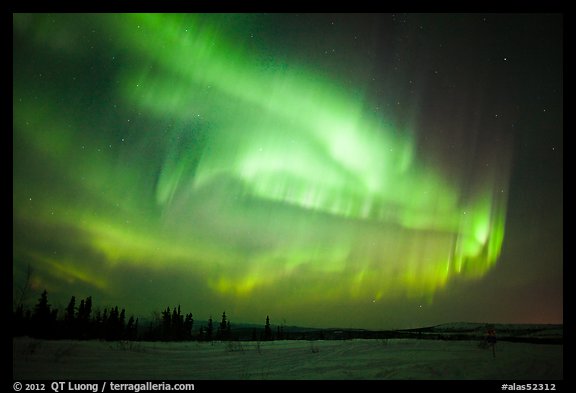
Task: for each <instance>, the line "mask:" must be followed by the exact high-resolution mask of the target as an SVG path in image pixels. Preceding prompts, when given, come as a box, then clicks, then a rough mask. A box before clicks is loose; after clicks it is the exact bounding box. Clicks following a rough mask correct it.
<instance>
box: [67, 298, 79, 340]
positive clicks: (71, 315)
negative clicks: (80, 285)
mask: <svg viewBox="0 0 576 393" xmlns="http://www.w3.org/2000/svg"><path fill="white" fill-rule="evenodd" d="M75 314H76V297H75V296H72V297H71V298H70V302H68V307H66V312H65V314H64V330H65V334H66V337H69V338H75V337H76V326H75V325H76V317H75Z"/></svg>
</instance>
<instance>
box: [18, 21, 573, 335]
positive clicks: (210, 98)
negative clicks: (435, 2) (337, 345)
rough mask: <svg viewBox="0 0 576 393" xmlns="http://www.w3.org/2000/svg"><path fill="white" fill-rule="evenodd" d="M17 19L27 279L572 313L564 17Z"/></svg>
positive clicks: (156, 292) (128, 291) (251, 310)
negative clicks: (566, 251) (566, 283)
mask: <svg viewBox="0 0 576 393" xmlns="http://www.w3.org/2000/svg"><path fill="white" fill-rule="evenodd" d="M558 20H560V27H558V26H557V25H558ZM13 23H14V25H13V32H14V39H13V45H14V48H13V53H14V63H13V64H14V71H13V85H14V87H13V116H14V120H13V199H14V203H13V229H14V235H13V279H14V283H15V284H14V285H15V286H17V283H18V282H21V280H22V278H23V276H24V273H25V271H26V266H27V265H28V264H30V265H31V266H32V268H33V270H34V276H33V287H34V289H35V290H36V291H40V290H41V289H43V288H46V289H48V292H49V293H50V294H51V297H52V298H53V299H54V300H53V301H52V302H53V303H54V304H55V305H56V306H58V305H59V304H60V305H62V304H65V302H66V301H67V299H68V298H69V296H70V295H72V294H75V295H77V296H88V295H92V296H93V297H94V298H95V299H97V302H98V303H101V304H103V305H108V304H121V305H125V306H126V307H127V308H128V309H130V310H131V312H134V313H141V314H145V315H148V314H149V313H150V312H152V311H154V310H159V309H161V308H163V307H165V306H166V305H173V304H181V305H182V306H183V307H184V308H185V309H186V310H191V311H192V312H193V313H194V315H195V316H197V317H199V318H203V317H204V316H205V317H206V318H207V317H208V315H211V314H212V315H218V313H219V312H221V311H222V310H226V313H227V314H228V315H231V316H232V318H235V319H240V320H242V321H246V322H255V323H259V322H261V320H262V316H264V317H265V316H266V315H268V314H269V315H270V316H271V318H272V320H276V321H277V322H280V321H288V323H291V324H298V325H306V326H320V327H321V326H342V327H365V328H383V327H407V326H417V325H423V324H432V323H440V322H446V321H453V320H464V319H466V320H470V321H472V320H474V319H475V318H476V320H478V321H490V322H549V323H557V322H561V321H562V165H561V162H562V32H561V30H562V29H561V17H559V16H553V15H552V16H546V15H542V16H539V15H536V16H522V15H508V16H506V15H411V14H408V15H404V14H385V15H360V14H352V15H346V14H337V15H329V14H303V15H298V14H286V15H284V14H277V15H269V14H262V15H248V14H199V15H193V14H186V15H182V14H98V15H90V14H83V15H68V14H67V15H64V14H62V15H60V14H37V15H24V14H14V16H13ZM511 32H512V33H511ZM505 33H506V34H505ZM535 73H536V74H537V75H540V74H538V73H542V75H544V73H546V74H545V76H543V77H542V78H540V77H539V78H533V77H532V76H531V75H534V74H535ZM543 184H544V185H545V187H543V186H542V185H543ZM535 291H536V292H537V293H538V295H539V296H540V298H539V300H535V299H536V296H537V295H536V294H534V292H535ZM35 296H36V295H34V296H33V297H32V299H31V301H34V297H35Z"/></svg>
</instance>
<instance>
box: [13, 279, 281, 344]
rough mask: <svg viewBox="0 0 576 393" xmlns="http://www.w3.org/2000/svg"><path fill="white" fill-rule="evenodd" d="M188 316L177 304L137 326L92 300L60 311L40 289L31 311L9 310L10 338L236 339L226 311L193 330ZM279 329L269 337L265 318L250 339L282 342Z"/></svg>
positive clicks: (136, 322) (123, 312)
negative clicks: (10, 312)
mask: <svg viewBox="0 0 576 393" xmlns="http://www.w3.org/2000/svg"><path fill="white" fill-rule="evenodd" d="M194 322H195V321H194V317H193V315H192V313H184V312H182V310H181V308H180V305H178V306H176V307H173V308H172V309H171V308H170V307H166V308H165V309H164V310H163V311H162V312H161V313H155V314H154V317H153V318H152V321H150V322H149V324H148V326H144V327H143V326H141V324H140V321H139V319H138V318H135V317H134V316H130V317H129V318H128V319H127V318H126V310H125V309H124V308H119V307H118V306H114V307H110V308H104V309H103V310H100V309H96V310H94V309H93V304H92V297H91V296H88V297H87V298H85V299H80V301H79V302H77V299H76V297H75V296H72V297H71V298H70V301H69V303H68V306H67V307H66V308H65V309H64V310H62V311H60V310H58V309H56V308H53V307H52V306H51V305H50V304H49V302H48V292H47V291H46V290H44V291H43V292H42V294H41V296H40V298H39V299H38V302H37V303H36V305H35V306H34V308H33V309H27V310H25V309H24V307H23V305H22V303H20V304H18V305H17V306H16V308H15V309H14V310H13V323H12V330H13V336H15V337H16V336H30V337H35V338H43V339H76V340H90V339H100V340H108V341H117V340H148V341H184V340H188V341H189V340H198V341H213V340H219V341H229V340H237V339H239V337H238V336H237V335H236V334H235V333H234V331H233V330H232V324H231V322H230V320H229V319H228V317H227V315H226V312H223V313H222V317H221V320H220V322H219V323H215V322H214V321H213V320H212V316H210V317H209V319H208V321H207V324H206V325H204V324H201V325H200V326H199V328H198V329H197V330H194V327H195V324H194ZM283 337H284V334H283V330H282V328H281V327H280V326H279V327H278V330H277V334H276V337H274V335H273V334H272V328H271V327H270V318H269V316H266V323H265V325H264V327H263V329H261V330H260V332H258V330H257V329H253V330H252V339H253V340H264V341H267V340H273V339H274V338H276V339H282V338H283Z"/></svg>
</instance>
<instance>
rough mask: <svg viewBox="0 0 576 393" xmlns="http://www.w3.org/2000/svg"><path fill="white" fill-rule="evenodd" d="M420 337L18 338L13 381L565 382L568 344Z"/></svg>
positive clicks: (14, 350)
mask: <svg viewBox="0 0 576 393" xmlns="http://www.w3.org/2000/svg"><path fill="white" fill-rule="evenodd" d="M478 343H479V342H478V341H477V340H475V341H441V340H416V339H394V340H392V339H390V340H344V341H272V342H253V341H252V342H214V343H205V342H203V343H199V342H174V343H160V342H103V341H45V340H37V339H31V338H15V339H14V340H13V376H14V379H51V380H54V379H107V380H119V379H144V380H153V379H161V380H172V379H187V380H205V379H233V380H254V379H256V380H260V379H330V380H334V379H505V380H543V379H562V378H563V357H562V352H563V346H562V345H543V344H528V343H511V342H498V344H497V345H496V357H493V356H492V351H491V350H488V349H482V348H480V347H479V346H478Z"/></svg>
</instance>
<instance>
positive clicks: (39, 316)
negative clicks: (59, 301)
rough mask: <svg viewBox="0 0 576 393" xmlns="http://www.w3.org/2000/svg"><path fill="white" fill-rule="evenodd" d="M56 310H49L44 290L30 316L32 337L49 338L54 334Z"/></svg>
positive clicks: (46, 293)
mask: <svg viewBox="0 0 576 393" xmlns="http://www.w3.org/2000/svg"><path fill="white" fill-rule="evenodd" d="M57 313H58V310H51V309H50V304H48V292H47V291H46V290H44V292H42V295H41V296H40V299H38V304H36V306H35V307H34V314H32V332H31V333H32V335H33V336H34V337H39V338H50V337H52V335H53V333H54V331H53V330H54V323H55V322H56V316H57Z"/></svg>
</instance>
